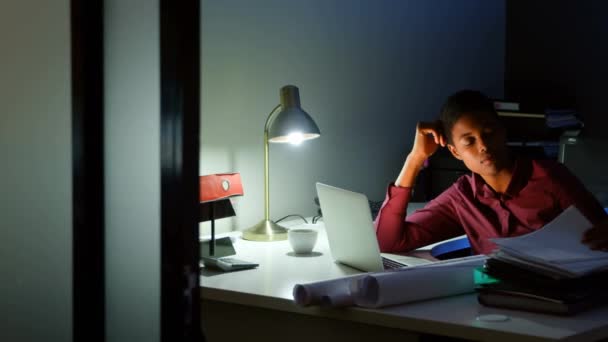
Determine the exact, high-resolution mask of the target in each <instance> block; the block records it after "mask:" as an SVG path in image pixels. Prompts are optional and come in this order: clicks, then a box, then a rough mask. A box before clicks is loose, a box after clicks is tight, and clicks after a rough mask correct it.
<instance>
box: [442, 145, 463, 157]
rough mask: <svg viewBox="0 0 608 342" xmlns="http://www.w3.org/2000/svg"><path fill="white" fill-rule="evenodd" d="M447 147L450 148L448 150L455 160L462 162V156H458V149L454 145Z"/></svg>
mask: <svg viewBox="0 0 608 342" xmlns="http://www.w3.org/2000/svg"><path fill="white" fill-rule="evenodd" d="M446 146H447V147H448V150H450V152H451V153H452V155H453V156H454V158H456V159H458V160H462V157H461V156H460V154H458V151H456V147H454V145H452V144H447V145H446Z"/></svg>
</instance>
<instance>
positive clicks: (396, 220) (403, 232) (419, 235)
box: [374, 184, 464, 252]
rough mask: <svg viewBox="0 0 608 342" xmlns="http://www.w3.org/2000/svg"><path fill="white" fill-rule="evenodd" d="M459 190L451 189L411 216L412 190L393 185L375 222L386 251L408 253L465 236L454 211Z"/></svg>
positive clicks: (382, 247) (381, 245)
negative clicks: (408, 211)
mask: <svg viewBox="0 0 608 342" xmlns="http://www.w3.org/2000/svg"><path fill="white" fill-rule="evenodd" d="M456 191H457V190H456V188H455V187H454V186H452V187H450V188H448V189H447V190H446V191H444V192H443V193H442V194H440V195H439V196H437V198H435V199H434V200H432V201H430V202H429V203H428V204H427V205H426V206H425V207H424V208H422V209H420V210H418V211H416V212H414V213H412V214H411V215H409V216H407V206H408V204H409V202H410V199H411V196H412V189H411V188H409V187H407V188H406V187H404V188H401V187H397V186H395V185H394V184H390V185H389V186H388V189H387V191H386V198H385V200H384V202H383V204H382V207H381V208H380V211H379V212H378V216H377V218H376V221H375V222H374V225H375V229H376V237H377V239H378V244H379V246H380V250H381V251H382V252H407V251H410V250H413V249H416V248H418V247H421V246H425V245H428V244H431V243H434V242H437V241H441V240H445V239H448V238H451V237H455V236H458V235H461V234H463V233H464V231H463V229H462V228H461V226H460V224H459V220H458V218H457V215H456V211H455V210H454V203H453V202H454V200H455V199H456V196H455V195H456Z"/></svg>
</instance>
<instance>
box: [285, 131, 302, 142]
mask: <svg viewBox="0 0 608 342" xmlns="http://www.w3.org/2000/svg"><path fill="white" fill-rule="evenodd" d="M287 141H289V143H290V144H292V145H300V144H301V143H302V141H304V135H303V134H302V133H301V132H294V133H289V135H288V136H287Z"/></svg>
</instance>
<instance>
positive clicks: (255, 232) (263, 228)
mask: <svg viewBox="0 0 608 342" xmlns="http://www.w3.org/2000/svg"><path fill="white" fill-rule="evenodd" d="M243 239H245V240H252V241H281V240H287V229H285V228H284V227H283V226H280V225H278V224H276V223H274V222H273V221H270V220H262V221H260V223H258V224H256V225H255V226H253V227H251V228H248V229H247V230H245V231H243Z"/></svg>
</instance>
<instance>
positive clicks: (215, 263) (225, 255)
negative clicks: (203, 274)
mask: <svg viewBox="0 0 608 342" xmlns="http://www.w3.org/2000/svg"><path fill="white" fill-rule="evenodd" d="M210 245H211V241H210V240H206V241H201V243H200V248H201V249H200V251H201V261H202V264H203V265H204V266H205V267H208V268H214V269H216V270H221V271H236V270H243V269H248V268H255V267H257V266H258V264H257V263H254V262H249V261H245V260H240V259H237V258H234V257H233V256H234V255H236V251H235V250H234V246H233V245H232V240H230V237H222V238H218V239H216V240H215V245H214V251H213V255H211V254H210V247H211V246H210Z"/></svg>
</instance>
